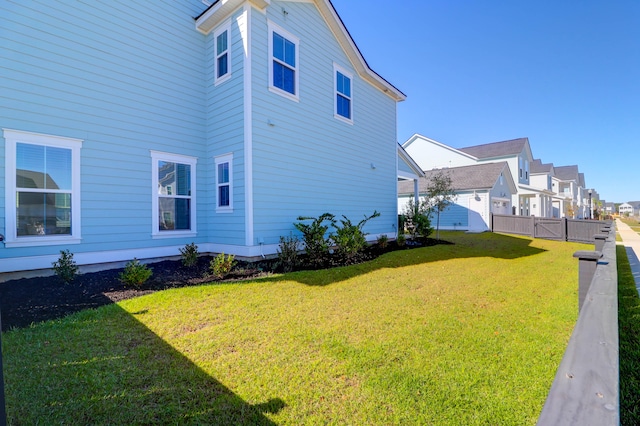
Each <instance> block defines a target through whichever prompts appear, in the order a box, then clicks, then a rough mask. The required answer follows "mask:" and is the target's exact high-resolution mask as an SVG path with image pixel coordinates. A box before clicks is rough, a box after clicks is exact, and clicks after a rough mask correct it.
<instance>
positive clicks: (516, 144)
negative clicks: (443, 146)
mask: <svg viewBox="0 0 640 426" xmlns="http://www.w3.org/2000/svg"><path fill="white" fill-rule="evenodd" d="M528 142H529V139H528V138H518V139H511V140H508V141H502V142H493V143H488V144H484V145H475V146H468V147H466V148H459V149H458V150H459V151H462V152H464V153H465V154H469V155H473V156H474V157H476V158H481V159H484V158H495V157H504V156H508V155H515V154H519V153H521V152H522V150H523V149H524V147H525V145H526V144H527V143H528Z"/></svg>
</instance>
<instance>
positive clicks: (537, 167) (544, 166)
mask: <svg viewBox="0 0 640 426" xmlns="http://www.w3.org/2000/svg"><path fill="white" fill-rule="evenodd" d="M552 169H553V163H543V162H542V160H540V159H539V158H536V159H535V160H533V161H532V162H531V174H535V173H551V170H552Z"/></svg>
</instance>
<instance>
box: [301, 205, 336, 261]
mask: <svg viewBox="0 0 640 426" xmlns="http://www.w3.org/2000/svg"><path fill="white" fill-rule="evenodd" d="M334 219H335V216H334V215H332V214H331V213H324V214H322V215H320V216H318V217H317V218H316V217H306V216H299V217H298V219H297V220H299V221H306V220H310V221H311V224H306V223H302V222H297V223H294V224H293V226H295V227H296V229H297V230H298V231H300V232H302V241H303V242H304V250H305V253H306V254H307V256H308V258H309V262H310V263H311V265H312V266H314V267H318V266H322V265H323V264H325V262H326V261H327V260H328V259H329V245H330V242H331V234H329V235H328V236H326V237H325V235H326V234H327V231H328V230H329V226H330V225H332V224H334V223H335V220H334ZM325 221H328V222H329V225H325V224H323V223H324V222H325Z"/></svg>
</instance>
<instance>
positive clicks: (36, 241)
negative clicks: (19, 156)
mask: <svg viewBox="0 0 640 426" xmlns="http://www.w3.org/2000/svg"><path fill="white" fill-rule="evenodd" d="M2 130H3V136H4V139H5V203H6V204H5V205H6V208H5V234H6V235H5V241H4V244H5V247H35V246H52V245H61V244H80V242H81V240H82V237H81V234H80V232H81V229H82V226H81V223H80V212H81V211H82V210H81V208H80V149H81V148H82V142H83V140H82V139H74V138H65V137H61V136H53V135H45V134H41V133H32V132H24V131H20V130H11V129H2ZM18 143H26V144H33V145H41V146H52V147H58V148H67V149H70V150H71V235H46V236H41V237H18V235H17V231H16V223H17V218H16V209H17V206H16V191H17V188H16V163H17V162H16V153H17V148H16V145H17V144H18Z"/></svg>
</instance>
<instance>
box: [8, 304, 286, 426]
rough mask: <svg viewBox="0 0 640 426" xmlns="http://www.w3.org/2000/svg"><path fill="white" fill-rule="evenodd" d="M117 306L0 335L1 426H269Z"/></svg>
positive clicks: (270, 409)
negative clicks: (0, 361)
mask: <svg viewBox="0 0 640 426" xmlns="http://www.w3.org/2000/svg"><path fill="white" fill-rule="evenodd" d="M140 315H145V312H144V311H141V312H138V313H135V314H133V315H131V314H129V313H128V312H126V311H124V310H123V309H122V308H120V307H119V306H118V305H110V306H108V307H104V308H102V309H99V310H88V311H84V312H81V313H79V314H77V315H76V316H75V317H71V318H67V319H65V320H63V321H59V322H49V323H46V324H41V325H39V326H36V327H32V328H28V329H23V330H16V331H14V332H9V333H5V337H4V338H3V340H4V342H3V343H4V345H3V346H4V363H5V366H4V371H5V382H6V401H7V415H8V423H9V424H234V425H244V424H246V425H249V424H250V425H274V424H275V423H274V422H272V421H271V420H270V419H269V418H268V417H266V416H265V413H277V412H279V411H280V410H281V409H283V408H284V407H285V403H284V401H282V400H281V399H279V398H276V397H274V398H272V399H270V400H268V401H265V402H262V403H258V404H253V405H252V404H250V403H248V402H246V401H245V400H243V399H242V398H240V397H239V396H238V395H236V394H234V393H233V392H232V391H231V390H230V389H229V388H227V387H226V386H224V385H223V384H222V383H220V382H219V381H217V380H216V379H215V378H213V377H211V376H210V375H208V374H207V373H206V372H204V371H203V370H202V369H200V368H199V367H198V366H196V365H195V364H193V363H192V362H191V361H190V360H189V359H188V358H186V357H185V356H184V355H182V354H181V353H180V352H178V351H176V350H175V349H173V348H172V347H171V346H170V345H168V344H167V343H166V342H164V341H163V340H162V339H160V338H159V337H158V336H156V335H155V334H154V333H153V332H152V331H150V330H149V329H148V328H147V327H146V326H144V325H143V324H142V323H141V322H139V321H138V320H137V319H136V318H135V316H140Z"/></svg>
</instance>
